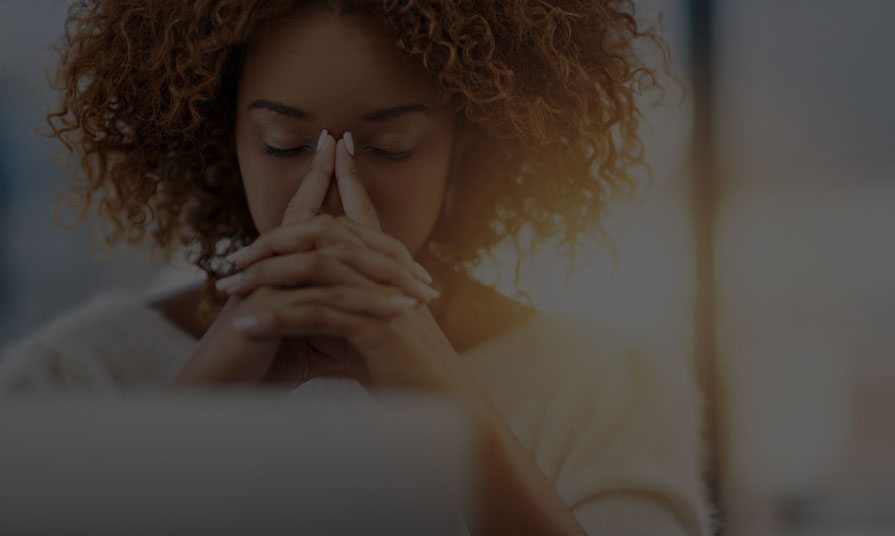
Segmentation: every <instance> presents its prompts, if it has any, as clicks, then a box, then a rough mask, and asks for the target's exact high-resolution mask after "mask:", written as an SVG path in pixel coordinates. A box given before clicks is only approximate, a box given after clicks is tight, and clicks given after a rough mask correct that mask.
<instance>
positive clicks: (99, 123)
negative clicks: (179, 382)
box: [47, 0, 668, 304]
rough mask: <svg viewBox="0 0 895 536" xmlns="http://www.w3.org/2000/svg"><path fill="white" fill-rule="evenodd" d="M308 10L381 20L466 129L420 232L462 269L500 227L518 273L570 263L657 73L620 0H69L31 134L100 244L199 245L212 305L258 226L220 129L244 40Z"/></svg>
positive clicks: (594, 234)
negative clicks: (43, 145)
mask: <svg viewBox="0 0 895 536" xmlns="http://www.w3.org/2000/svg"><path fill="white" fill-rule="evenodd" d="M314 9H328V10H331V11H335V12H340V13H348V12H356V13H363V14H369V15H372V16H374V17H375V20H376V21H379V22H380V23H382V24H385V25H386V27H387V28H388V29H389V30H390V31H391V32H392V35H393V36H394V42H395V45H396V47H397V49H398V50H399V51H401V52H402V53H403V54H406V55H407V56H409V57H410V58H412V59H413V60H415V61H416V62H417V63H418V64H419V65H420V66H421V67H422V68H424V69H426V70H427V71H428V72H430V73H431V74H432V75H433V76H434V77H435V78H436V79H437V81H438V84H439V86H440V90H441V93H440V99H441V103H442V104H443V105H444V106H445V107H446V108H447V109H448V110H449V111H450V112H452V113H454V114H456V116H457V117H458V118H460V119H462V120H463V122H464V124H466V125H469V126H470V128H471V131H472V132H474V136H475V139H476V141H475V142H474V143H469V144H468V150H467V151H466V153H465V154H466V155H468V156H464V158H468V161H475V162H477V164H476V165H475V166H473V165H464V163H463V162H454V166H455V167H454V168H453V169H452V179H451V180H452V184H454V188H455V189H454V191H455V196H456V198H458V199H459V202H456V203H452V208H451V209H450V212H449V213H443V214H442V215H441V217H440V218H439V223H438V224H437V225H436V228H435V230H434V231H433V233H432V235H431V237H430V240H429V243H428V244H427V248H428V250H429V251H430V252H432V253H433V255H435V256H436V258H437V259H439V261H441V262H442V263H443V265H444V266H447V267H449V268H450V269H452V270H454V271H463V270H468V269H470V268H472V267H474V266H476V265H477V264H478V263H480V261H481V260H482V258H483V256H484V255H486V254H489V253H492V252H493V250H494V248H495V247H496V246H497V245H499V244H500V243H501V242H503V241H504V240H506V239H510V240H511V242H512V244H513V245H514V247H515V248H516V251H517V252H518V254H519V258H518V262H517V265H516V279H517V281H516V283H517V287H518V279H519V266H520V263H521V262H522V260H523V257H524V256H525V252H526V251H528V252H531V251H533V248H534V245H535V244H536V243H544V242H546V241H548V240H555V239H558V244H559V246H558V247H560V248H564V249H565V253H566V254H567V256H568V258H569V260H570V261H573V260H574V257H575V255H576V252H577V249H578V247H579V244H580V242H581V240H582V239H584V238H592V239H600V238H606V236H605V233H604V232H603V230H602V225H601V220H602V216H603V214H604V211H605V205H606V202H607V201H608V200H609V199H610V198H612V197H613V196H614V195H615V194H619V193H622V192H629V191H632V189H633V186H634V181H633V179H632V177H631V175H630V170H631V168H632V167H634V166H636V165H639V164H643V163H644V161H643V160H644V159H643V143H642V142H641V140H640V139H639V137H638V133H637V130H638V124H639V120H640V112H639V110H638V108H637V106H636V103H635V98H636V97H637V95H639V94H641V93H643V92H644V91H647V90H650V89H656V88H659V85H660V84H659V83H658V82H657V76H656V69H654V68H651V67H650V66H648V62H647V61H645V60H644V58H643V57H642V56H641V55H640V54H638V51H637V47H636V44H637V42H638V41H640V40H644V39H645V40H646V41H648V42H649V43H650V44H653V45H655V46H656V47H658V49H659V50H661V52H662V57H663V59H664V64H665V65H667V63H668V50H667V47H666V46H665V45H664V43H663V42H662V40H661V37H660V36H659V34H658V30H657V29H656V28H655V27H650V28H643V27H642V26H641V25H640V23H639V22H638V20H637V18H636V16H635V9H634V6H633V3H632V2H631V1H625V0H551V1H546V0H474V1H472V0H467V1H464V0H460V1H458V0H420V1H417V0H383V1H380V2H374V1H370V0H367V1H364V0H354V1H351V0H341V1H339V0H335V1H326V0H323V1H320V0H318V1H303V2H302V1H296V0H194V1H190V2H185V1H182V0H92V1H87V0H85V1H79V2H75V3H74V4H73V5H72V6H71V7H70V8H69V12H68V18H67V21H66V24H65V32H64V36H63V37H62V39H61V40H60V42H59V43H58V44H57V50H58V52H59V54H60V64H59V70H58V72H57V78H56V82H55V85H56V86H57V88H58V89H59V90H60V93H61V101H60V104H59V107H58V109H56V110H55V111H53V112H51V113H50V114H48V116H47V122H48V123H49V125H50V127H51V129H52V132H50V133H48V134H47V135H49V136H52V137H56V138H58V139H59V140H60V141H61V142H62V143H63V144H64V145H65V147H66V148H67V149H68V154H69V155H70V156H71V155H75V154H76V155H78V156H79V159H80V168H81V169H80V174H79V177H78V181H77V184H76V185H75V186H74V188H73V190H72V191H71V192H70V193H72V194H74V196H73V201H74V203H73V204H74V206H80V207H81V218H83V217H84V216H85V215H86V214H87V213H88V212H89V209H90V207H91V206H92V204H93V202H96V203H97V205H98V212H99V214H100V216H102V217H104V218H106V219H108V220H109V221H111V222H112V224H113V225H114V229H113V230H112V231H111V232H109V234H108V235H107V236H106V241H107V242H108V243H110V244H112V243H115V242H117V241H119V240H122V239H124V240H126V241H127V242H129V243H137V242H139V241H142V240H144V239H145V237H146V234H147V232H149V233H150V236H151V239H152V241H153V243H154V245H155V246H156V247H158V248H160V249H162V250H163V251H165V252H166V254H167V255H169V254H170V252H171V250H172V249H173V248H174V247H176V246H181V245H191V246H198V254H197V255H196V257H195V258H194V259H191V262H193V263H194V264H195V265H196V266H197V267H199V268H200V269H201V270H203V271H204V272H205V273H206V274H207V279H206V293H205V297H204V299H205V300H206V301H207V302H208V303H217V304H220V300H221V296H219V295H217V294H216V293H215V290H214V285H213V282H214V280H216V279H217V278H219V277H221V276H222V275H223V269H222V266H223V265H224V263H222V262H221V261H222V259H223V257H224V256H225V255H226V254H227V253H229V252H231V251H233V250H235V249H237V248H238V247H241V246H242V245H244V244H246V243H248V242H250V241H252V240H253V239H254V238H255V237H256V236H257V230H256V229H255V226H254V224H253V222H252V219H251V216H250V213H249V210H248V205H247V202H246V199H245V193H244V190H243V187H242V179H241V176H240V173H239V167H238V163H237V158H236V151H235V146H234V142H233V136H232V132H233V127H234V124H233V122H234V115H235V114H234V106H235V100H236V84H237V80H238V77H239V73H240V69H241V65H242V58H243V52H244V50H245V48H246V46H247V45H248V44H249V43H250V42H251V40H252V39H253V38H254V37H255V36H257V35H258V34H259V32H263V30H264V28H265V25H267V24H268V23H271V22H273V21H275V20H277V19H279V18H282V17H283V16H284V15H286V14H290V13H292V12H294V11H296V10H314ZM57 201H58V199H57ZM526 229H528V230H529V231H530V232H528V233H526V232H525V231H526ZM524 235H525V236H527V237H528V238H523V236H524Z"/></svg>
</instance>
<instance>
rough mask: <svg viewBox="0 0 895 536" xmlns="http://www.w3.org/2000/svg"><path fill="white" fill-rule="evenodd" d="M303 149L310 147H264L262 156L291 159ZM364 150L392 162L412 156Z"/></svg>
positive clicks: (379, 150)
mask: <svg viewBox="0 0 895 536" xmlns="http://www.w3.org/2000/svg"><path fill="white" fill-rule="evenodd" d="M304 149H311V146H310V145H302V146H301V147H295V148H293V149H277V148H274V147H271V146H270V145H265V146H264V154H268V155H270V156H273V157H274V158H292V157H294V156H297V155H298V154H300V153H301V152H302V150H304ZM366 150H368V151H370V152H371V153H373V154H374V155H376V156H377V157H379V158H384V159H386V160H392V161H401V160H407V159H408V158H410V155H411V154H413V150H412V149H411V150H409V151H400V152H392V151H385V150H383V149H379V148H377V147H367V148H366Z"/></svg>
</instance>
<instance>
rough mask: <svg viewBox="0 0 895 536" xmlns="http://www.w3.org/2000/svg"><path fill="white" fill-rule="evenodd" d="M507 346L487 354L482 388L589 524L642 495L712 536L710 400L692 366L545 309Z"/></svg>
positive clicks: (610, 331)
mask: <svg viewBox="0 0 895 536" xmlns="http://www.w3.org/2000/svg"><path fill="white" fill-rule="evenodd" d="M501 342H502V344H495V345H494V346H493V347H491V348H489V349H488V350H489V351H488V352H483V355H481V356H480V357H482V358H483V360H484V361H487V362H488V363H487V365H488V366H487V367H485V368H486V370H485V371H484V372H485V377H486V379H485V385H483V387H485V388H486V389H487V390H488V391H489V392H491V393H493V394H494V395H495V396H496V398H497V400H495V403H496V404H497V405H498V406H500V409H501V410H502V412H503V413H504V415H505V417H506V418H508V419H509V422H510V424H511V426H512V427H513V429H514V431H515V432H516V433H517V435H519V438H520V440H521V441H522V442H523V443H524V444H526V446H528V447H529V449H530V450H531V451H532V453H533V455H534V456H535V458H536V460H537V462H538V465H539V466H540V467H541V469H542V470H543V471H544V473H545V475H547V476H548V478H550V479H551V480H553V481H554V483H555V484H556V486H557V490H558V491H559V492H560V494H561V496H562V497H563V498H564V500H565V501H566V502H567V504H570V505H576V506H575V510H576V511H577V512H578V513H579V514H580V516H581V517H582V519H583V518H584V517H587V516H590V515H592V514H591V513H592V512H597V511H602V508H603V506H604V505H606V504H609V503H608V502H605V501H606V500H614V499H613V497H619V496H621V495H620V494H628V493H634V494H636V495H637V496H640V497H653V498H656V499H658V500H660V501H661V503H660V504H661V505H664V506H661V508H662V509H664V510H663V511H665V512H667V513H668V514H669V515H672V516H673V517H674V518H675V519H676V520H677V521H675V522H674V523H680V525H681V526H683V527H687V530H688V532H687V533H692V534H704V533H705V530H706V529H705V527H706V525H705V523H706V519H707V518H706V515H707V514H706V503H705V500H704V492H703V489H702V482H701V478H702V470H701V464H702V460H703V452H702V446H701V402H700V400H701V399H700V396H699V391H698V389H697V387H696V382H695V379H694V374H693V370H692V368H691V367H690V364H689V363H688V362H687V360H686V359H684V358H682V357H681V356H680V355H676V354H667V355H662V354H661V353H658V352H656V351H649V350H647V349H646V346H645V345H643V344H641V343H639V342H638V341H637V340H636V339H634V338H632V337H630V336H628V335H626V334H623V333H621V332H619V331H616V330H614V329H611V328H608V327H605V326H602V325H601V324H599V323H598V322H597V321H596V320H594V319H591V318H588V317H586V316H580V315H575V314H571V313H551V312H539V313H538V315H537V316H536V317H535V318H533V319H532V321H531V322H529V323H528V324H527V325H525V326H524V327H522V328H521V329H517V330H516V332H515V333H513V334H511V335H510V336H508V337H506V338H505V339H504V340H503V341H501ZM485 354H486V355H485ZM474 357H477V356H474ZM477 365H479V366H482V365H481V364H477ZM624 500H628V499H627V498H625V499H624ZM593 515H596V514H593Z"/></svg>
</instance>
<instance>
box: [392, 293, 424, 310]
mask: <svg viewBox="0 0 895 536" xmlns="http://www.w3.org/2000/svg"><path fill="white" fill-rule="evenodd" d="M388 301H390V302H391V303H392V305H395V306H397V307H400V308H402V309H407V308H410V307H413V306H414V305H416V304H417V301H416V300H415V299H413V298H411V297H410V296H402V295H400V294H395V295H394V296H389V298H388Z"/></svg>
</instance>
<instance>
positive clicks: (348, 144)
mask: <svg viewBox="0 0 895 536" xmlns="http://www.w3.org/2000/svg"><path fill="white" fill-rule="evenodd" d="M342 138H344V139H345V148H346V149H348V154H350V155H351V156H354V136H352V135H351V133H350V132H346V133H345V134H342Z"/></svg>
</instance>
